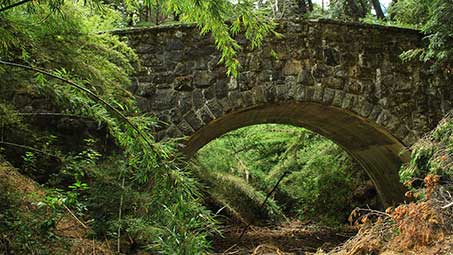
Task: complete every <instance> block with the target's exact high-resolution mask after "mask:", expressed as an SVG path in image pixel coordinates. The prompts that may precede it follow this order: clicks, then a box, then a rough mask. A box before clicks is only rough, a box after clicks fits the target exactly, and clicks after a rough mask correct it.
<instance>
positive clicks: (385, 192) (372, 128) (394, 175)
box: [184, 101, 407, 206]
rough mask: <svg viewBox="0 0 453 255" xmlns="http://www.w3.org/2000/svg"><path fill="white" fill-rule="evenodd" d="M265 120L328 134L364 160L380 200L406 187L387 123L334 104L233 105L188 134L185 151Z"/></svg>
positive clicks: (399, 196) (400, 148)
mask: <svg viewBox="0 0 453 255" xmlns="http://www.w3.org/2000/svg"><path fill="white" fill-rule="evenodd" d="M264 123H278V124H290V125H294V126H300V127H305V128H307V129H310V130H311V131H314V132H316V133H318V134H321V135H323V136H324V137H326V138H329V139H331V140H332V141H334V142H335V143H337V144H338V145H339V146H341V147H342V148H343V149H345V151H347V152H348V153H349V154H350V155H351V157H353V158H354V159H355V160H357V162H358V163H359V164H360V165H362V167H363V168H364V169H365V171H366V172H367V173H368V175H369V176H370V178H371V180H372V181H373V183H374V184H375V186H376V188H377V190H378V193H379V196H380V198H381V200H382V202H383V203H384V205H386V206H389V205H392V203H394V202H398V201H402V200H403V194H404V188H403V186H402V185H401V184H400V182H399V176H398V170H399V167H400V166H401V163H402V162H404V161H406V160H407V157H406V156H407V154H405V153H402V152H404V148H405V147H404V145H403V144H402V143H401V142H399V141H398V139H396V138H395V137H393V136H392V135H391V134H390V133H389V132H388V131H387V130H386V129H385V128H382V127H380V126H378V125H376V124H375V123H372V122H370V121H368V120H366V119H365V118H363V117H360V116H359V115H357V114H354V113H352V112H350V111H347V110H344V109H341V108H338V107H333V106H327V105H323V104H319V103H313V102H297V101H292V102H285V103H274V104H263V105H257V106H253V107H248V108H245V109H240V110H237V111H231V112H229V113H227V114H225V115H223V116H221V117H219V118H216V119H214V120H212V121H210V122H209V123H207V124H206V125H204V126H203V127H201V128H200V129H198V130H197V131H195V132H194V133H193V134H192V135H191V136H190V137H189V138H188V140H187V142H186V144H185V147H184V152H185V153H186V154H187V155H188V156H189V157H190V156H192V155H194V153H196V151H197V150H198V149H200V148H202V147H203V146H204V145H206V144H207V143H208V142H210V141H211V140H213V139H215V138H217V137H219V136H221V135H223V134H225V133H227V132H229V131H232V130H235V129H237V128H241V127H244V126H249V125H254V124H264Z"/></svg>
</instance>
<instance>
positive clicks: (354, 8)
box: [348, 0, 360, 21]
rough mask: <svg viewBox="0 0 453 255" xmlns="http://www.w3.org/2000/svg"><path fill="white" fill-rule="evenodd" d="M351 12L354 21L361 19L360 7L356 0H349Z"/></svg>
mask: <svg viewBox="0 0 453 255" xmlns="http://www.w3.org/2000/svg"><path fill="white" fill-rule="evenodd" d="M348 7H349V8H348V9H349V13H350V15H351V17H352V19H353V20H354V21H359V16H360V15H359V8H358V7H357V5H356V3H355V1H354V0H348Z"/></svg>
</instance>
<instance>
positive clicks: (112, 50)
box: [0, 0, 453, 254]
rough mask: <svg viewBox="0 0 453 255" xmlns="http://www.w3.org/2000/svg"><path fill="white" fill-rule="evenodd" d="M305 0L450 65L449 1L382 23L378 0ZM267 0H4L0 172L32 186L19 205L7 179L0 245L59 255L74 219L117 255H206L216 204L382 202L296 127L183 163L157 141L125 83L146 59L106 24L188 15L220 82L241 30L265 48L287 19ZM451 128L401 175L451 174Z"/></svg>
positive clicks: (262, 214) (240, 136)
mask: <svg viewBox="0 0 453 255" xmlns="http://www.w3.org/2000/svg"><path fill="white" fill-rule="evenodd" d="M257 2H259V3H257ZM299 2H300V3H299V6H300V7H301V8H304V6H305V9H303V10H304V12H305V15H307V16H309V17H310V16H311V17H328V18H337V19H345V20H355V21H357V20H360V19H363V20H364V21H366V22H379V23H383V22H387V23H390V24H393V25H395V24H397V25H404V26H412V27H415V28H420V29H422V30H423V31H424V32H425V33H426V34H427V37H426V39H427V47H426V48H423V49H418V50H415V51H411V52H407V53H406V54H405V55H404V56H403V57H404V58H405V59H414V58H419V59H420V60H422V61H425V62H428V63H430V64H432V66H433V67H434V68H433V71H436V72H439V71H440V72H442V73H443V74H444V75H448V74H449V73H451V69H452V64H451V63H452V58H453V53H452V49H453V47H452V44H453V42H452V40H453V39H452V38H453V32H452V31H453V29H452V26H453V23H452V22H453V21H452V18H451V17H452V13H453V5H452V4H451V3H450V1H449V0H435V1H416V0H399V1H397V3H394V4H392V5H391V8H390V10H389V15H388V16H384V17H383V16H382V15H380V14H379V13H378V10H377V7H376V6H377V5H374V4H375V3H376V2H379V1H371V2H372V3H373V6H374V7H373V8H370V5H369V4H367V3H371V2H368V1H362V0H360V1H359V0H355V1H341V0H337V1H331V2H332V3H331V4H330V6H329V9H328V10H325V11H324V10H321V9H320V6H319V5H316V4H313V3H312V2H311V1H299ZM302 2H303V3H304V4H302ZM395 2H396V1H395ZM351 3H352V4H351ZM277 4H278V3H277ZM257 6H259V7H260V8H257ZM275 6H276V5H275V3H274V2H273V1H249V0H244V1H227V0H215V1H207V0H206V1H205V0H184V1H181V0H156V1H151V0H145V1H134V0H131V1H119V0H115V1H97V0H96V1H94V0H93V1H75V2H74V1H63V0H43V1H27V0H25V1H6V0H5V1H1V2H0V64H1V65H0V80H1V86H0V124H1V140H0V147H1V151H0V153H1V161H2V165H1V169H2V171H3V169H6V170H5V171H4V172H5V173H7V172H13V171H16V170H15V169H19V171H20V173H21V174H22V175H23V176H27V178H30V179H31V180H33V181H34V182H36V183H38V184H39V186H37V187H35V188H33V189H32V192H30V191H29V193H30V194H28V195H30V198H28V197H27V201H28V202H27V203H24V202H23V201H22V200H23V197H24V192H22V193H20V192H18V191H17V187H15V185H10V184H8V183H6V182H5V181H4V180H3V179H2V180H1V181H0V207H1V211H0V253H6V254H13V253H14V254H55V253H57V252H60V250H56V248H55V247H53V246H52V245H55V244H56V243H59V242H61V245H62V246H60V247H58V248H59V249H61V251H62V252H63V251H65V248H64V246H65V245H68V246H71V245H72V244H71V241H70V240H67V239H66V238H62V237H61V235H59V232H58V231H57V230H58V225H59V222H61V219H63V218H65V217H70V218H74V219H77V221H76V224H80V225H81V226H82V227H83V228H84V229H85V227H86V228H87V229H89V230H88V233H86V234H87V236H88V237H89V238H90V239H92V240H97V241H98V242H104V241H105V242H106V243H109V244H111V246H113V248H111V250H115V251H117V252H122V253H134V252H136V251H137V250H139V249H141V250H145V251H149V252H154V253H159V254H175V253H176V254H201V253H203V252H206V251H207V250H209V249H210V236H211V235H212V234H213V233H215V232H216V231H217V229H218V221H217V219H218V218H216V215H214V213H215V211H210V210H208V209H207V207H209V208H211V209H213V208H216V209H220V208H222V207H225V208H226V209H225V210H226V211H227V213H228V214H227V215H228V216H232V217H234V218H235V219H236V220H239V221H243V222H248V223H250V222H252V221H255V222H254V223H256V224H259V223H263V222H264V221H274V222H278V221H281V220H282V219H284V218H285V217H296V218H299V219H302V220H307V219H309V220H313V221H323V222H324V223H340V222H344V220H345V219H346V217H347V215H348V214H349V211H350V210H351V209H352V208H354V207H355V206H364V205H366V204H367V203H368V204H369V203H371V204H374V203H376V201H371V200H370V198H371V199H374V198H373V195H370V196H365V200H363V198H364V196H363V194H364V192H361V191H360V189H361V188H362V189H363V187H365V188H366V189H365V190H369V189H368V186H367V185H368V184H367V182H366V178H365V177H364V175H363V171H362V170H361V169H360V167H358V166H357V165H356V164H355V163H354V162H353V161H352V160H351V159H350V158H349V157H348V156H347V154H346V153H345V152H344V151H342V150H341V149H340V148H339V147H338V146H336V145H335V144H333V143H332V142H330V141H328V140H326V139H324V138H322V137H320V136H318V135H316V134H313V133H311V132H309V131H307V130H305V129H301V128H296V127H289V126H278V125H264V126H254V127H249V128H246V129H240V130H236V131H234V132H231V133H229V134H226V135H225V136H224V137H223V138H222V139H219V140H216V141H214V142H212V143H211V144H209V145H208V146H206V147H205V148H203V149H202V150H201V151H200V152H199V154H198V158H197V159H198V160H197V161H196V162H194V163H190V164H188V163H187V162H185V161H184V160H182V157H181V155H179V153H178V152H177V150H176V149H175V148H176V146H174V144H173V142H171V141H170V142H163V143H158V142H155V141H154V139H153V137H152V134H153V127H155V125H157V124H158V123H156V121H155V118H154V117H153V116H149V115H147V114H144V113H141V112H140V109H138V107H137V106H136V104H135V101H134V98H133V96H132V95H131V94H130V93H129V92H128V90H127V88H128V86H129V84H130V80H129V76H130V75H131V74H132V73H133V72H135V71H136V70H138V69H139V68H140V64H139V63H138V60H137V56H136V55H135V53H134V52H133V51H132V50H131V49H130V48H129V47H128V46H127V45H126V44H125V43H124V42H121V41H120V40H119V38H118V37H116V36H114V35H111V34H109V33H100V32H101V31H108V30H112V29H116V28H122V27H125V26H129V25H150V24H160V23H165V22H173V23H174V22H196V23H197V24H198V26H199V28H200V32H201V33H208V32H210V33H211V34H212V36H213V37H214V39H215V42H216V46H217V47H218V49H219V50H220V51H221V54H222V59H221V60H220V62H222V63H223V64H225V65H226V67H227V70H228V73H227V74H226V75H236V74H237V72H238V68H240V63H239V62H238V61H237V59H236V58H235V57H236V54H237V52H238V51H240V47H239V46H238V44H237V42H236V41H235V40H234V36H235V35H236V34H237V33H239V31H245V32H246V33H245V34H246V37H247V39H248V40H249V41H250V44H251V46H252V47H259V46H260V44H261V41H262V40H263V38H265V36H270V35H276V34H274V33H273V27H274V26H275V22H274V18H280V17H281V15H276V9H275ZM372 9H374V11H375V13H376V14H378V15H377V17H374V16H373V15H372V14H371V11H372ZM420 13H425V14H426V15H420ZM378 18H379V20H378ZM226 20H229V22H225V21H226ZM383 20H385V21H383ZM451 130H452V126H451V120H448V121H446V122H445V123H444V125H443V126H441V128H439V129H438V130H437V131H435V132H434V133H433V134H432V136H431V137H432V139H431V140H429V142H426V143H425V144H424V145H423V146H421V145H420V146H419V147H416V148H415V152H414V154H413V160H412V161H411V164H410V165H409V166H408V167H407V168H404V170H403V171H402V177H403V179H404V180H409V179H412V178H414V177H418V178H423V176H424V175H426V174H428V173H436V174H440V173H441V174H443V173H445V172H446V173H447V174H446V175H447V176H449V178H451V171H452V167H451V149H452V148H451ZM438 144H442V145H441V146H442V147H441V148H442V149H441V150H437V149H435V148H437V146H438ZM6 161H7V162H9V163H6ZM10 164H12V166H14V168H13V167H11V165H10ZM2 173H3V172H2ZM284 173H286V174H287V176H286V177H285V178H284V179H283V182H282V183H281V185H280V188H279V189H278V190H277V192H276V193H275V194H273V195H272V198H271V199H270V201H269V202H268V203H267V204H266V206H265V208H264V209H263V208H261V207H260V204H261V202H262V201H263V200H264V198H265V196H266V193H267V192H268V191H269V190H270V189H271V188H272V186H273V185H274V184H275V182H276V181H277V180H278V179H279V178H280V177H281V176H282V175H283V174H284ZM2 176H3V175H2ZM5 176H7V175H6V174H5ZM18 178H19V177H18ZM19 179H20V178H19ZM21 185H24V186H28V185H30V186H33V185H34V184H32V182H28V181H23V182H20V185H16V186H21ZM332 187H335V188H332ZM231 190H234V191H235V192H231ZM371 190H372V189H371ZM26 191H27V190H26ZM353 191H357V192H358V193H357V192H353ZM35 193H39V194H38V195H36V194H35ZM25 194H27V192H25ZM360 194H362V195H360ZM320 211H322V212H323V213H320ZM68 214H69V216H68ZM37 216H39V217H37ZM257 218H259V219H260V220H261V222H260V221H259V220H258V221H256V219H257ZM77 222H78V223H77ZM62 247H63V248H62Z"/></svg>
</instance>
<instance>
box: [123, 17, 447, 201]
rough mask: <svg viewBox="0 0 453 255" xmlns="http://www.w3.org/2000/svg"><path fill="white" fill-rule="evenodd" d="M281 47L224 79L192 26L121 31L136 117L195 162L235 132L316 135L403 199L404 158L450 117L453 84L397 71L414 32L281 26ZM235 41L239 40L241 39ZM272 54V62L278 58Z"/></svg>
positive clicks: (267, 49)
mask: <svg viewBox="0 0 453 255" xmlns="http://www.w3.org/2000/svg"><path fill="white" fill-rule="evenodd" d="M277 30H278V32H280V33H281V34H283V35H284V36H283V37H282V38H272V37H270V38H267V39H266V41H265V42H264V43H263V46H262V47H261V48H259V49H254V50H252V49H251V48H250V47H247V45H245V43H246V40H240V44H242V45H241V46H243V47H242V48H243V49H244V51H243V52H240V53H239V55H238V59H239V60H240V61H241V64H242V66H241V68H240V70H239V75H238V77H237V78H235V77H227V76H226V75H225V71H226V69H225V67H224V66H223V65H222V64H218V60H219V59H220V54H219V52H218V51H217V50H216V49H215V44H214V42H213V41H212V38H210V36H201V35H199V33H198V31H197V30H196V27H194V26H189V25H176V26H164V27H154V28H143V29H132V30H124V31H117V32H116V33H117V34H121V35H124V36H126V37H127V38H128V42H129V44H130V45H131V46H132V47H133V48H135V49H136V51H137V53H138V55H139V57H140V59H141V62H142V66H143V68H142V69H141V70H139V72H137V75H136V77H133V78H134V80H135V82H134V85H133V88H131V91H133V92H134V93H135V94H136V95H137V97H138V101H139V105H140V107H141V108H142V109H143V110H145V111H148V112H150V113H153V114H155V115H156V116H157V117H158V118H159V120H161V121H163V122H165V123H169V126H168V127H163V129H164V130H160V131H159V132H158V134H157V135H156V137H157V138H158V139H163V138H165V137H166V136H182V135H184V136H188V137H189V139H188V140H187V142H186V146H185V151H186V153H187V154H188V155H192V154H193V153H195V152H196V151H197V150H198V149H199V148H201V147H202V146H203V145H205V144H206V143H207V142H209V141H210V140H212V139H214V138H216V137H218V136H220V135H222V134H223V133H225V132H228V131H230V130H233V129H236V128H239V127H242V126H246V125H252V124H257V123H269V122H275V123H286V124H293V125H298V126H303V127H306V128H309V129H311V130H313V131H315V132H318V133H320V134H322V135H324V136H326V137H328V138H330V139H332V140H333V141H335V142H336V143H338V144H339V145H341V146H342V147H343V148H344V149H345V150H346V151H348V152H349V153H350V155H351V156H352V157H354V158H355V159H357V161H358V162H359V163H360V164H361V165H362V166H363V167H364V168H365V170H366V171H367V172H368V174H369V175H370V177H371V178H372V180H373V181H374V182H375V184H376V186H377V188H378V191H379V193H380V195H381V197H382V199H383V200H384V202H386V203H390V202H392V201H395V200H398V199H400V198H401V187H400V186H399V182H398V169H399V167H400V165H401V163H402V162H404V161H405V160H406V159H407V158H406V156H404V155H401V154H400V152H401V150H403V149H404V148H405V147H408V146H410V145H412V143H414V142H415V141H416V140H417V138H418V137H419V136H420V135H422V134H423V132H425V131H427V130H429V129H431V128H433V127H434V126H435V125H436V124H437V122H438V121H439V120H440V119H441V118H442V116H443V114H444V113H446V112H447V111H449V110H451V109H452V101H453V86H451V83H452V81H453V79H452V77H451V76H449V77H445V76H436V75H434V74H432V73H430V72H429V71H428V70H429V67H428V66H423V65H422V64H420V63H416V62H411V63H403V62H401V60H400V58H399V55H400V54H401V53H402V52H403V50H408V49H413V48H416V47H420V45H421V38H422V35H421V34H419V33H418V32H417V31H415V30H406V29H399V28H389V27H381V26H376V25H361V24H355V23H354V24H349V23H342V22H338V21H326V20H320V21H306V20H300V19H295V20H288V21H282V22H281V23H280V24H279V25H278V27H277ZM239 38H243V36H242V37H241V35H239ZM274 53H276V54H274Z"/></svg>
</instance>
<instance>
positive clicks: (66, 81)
mask: <svg viewBox="0 0 453 255" xmlns="http://www.w3.org/2000/svg"><path fill="white" fill-rule="evenodd" d="M0 64H2V65H7V66H14V67H19V68H22V69H26V70H30V71H34V72H38V73H41V74H44V75H47V76H50V77H52V78H55V79H57V80H60V81H62V82H64V83H67V84H69V85H71V86H73V87H75V88H77V89H78V90H81V91H83V92H84V93H86V94H87V95H88V96H89V97H91V98H92V99H93V100H95V101H98V102H101V103H102V104H103V105H104V106H106V107H107V109H109V110H110V111H111V112H113V113H114V114H116V115H117V116H118V117H119V118H120V119H122V120H123V121H124V122H125V123H126V124H127V125H129V126H131V127H132V128H133V129H134V130H135V131H136V132H137V133H138V134H139V136H141V137H142V138H143V139H144V141H145V142H146V143H147V144H148V145H149V146H150V147H151V148H152V149H153V150H154V152H156V153H157V151H156V150H155V147H154V145H153V143H152V142H151V141H150V140H149V139H148V137H147V135H146V134H144V133H143V132H142V131H141V130H140V129H139V128H138V127H137V126H136V125H134V123H132V122H131V121H130V120H129V119H128V118H127V117H126V116H125V115H124V114H122V113H121V112H120V111H119V110H117V109H116V108H115V107H113V106H112V105H110V104H109V103H108V102H107V101H105V100H104V99H102V98H101V97H99V96H98V95H96V94H95V93H93V92H92V91H91V90H89V89H87V88H85V87H83V86H81V85H79V84H77V83H75V82H73V81H71V80H68V79H65V78H63V77H60V76H58V75H55V74H53V73H50V72H49V71H46V70H43V69H39V68H34V67H31V66H26V65H22V64H18V63H13V62H7V61H2V60H0Z"/></svg>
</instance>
